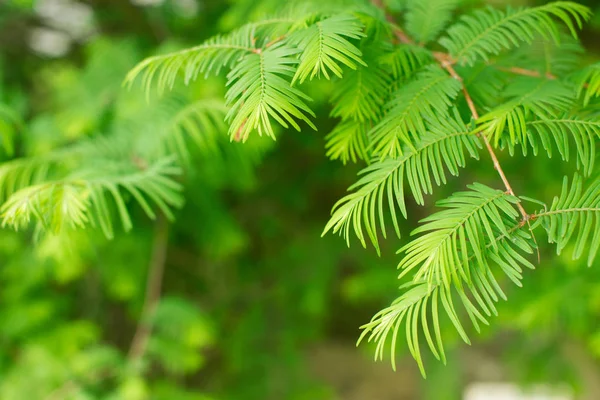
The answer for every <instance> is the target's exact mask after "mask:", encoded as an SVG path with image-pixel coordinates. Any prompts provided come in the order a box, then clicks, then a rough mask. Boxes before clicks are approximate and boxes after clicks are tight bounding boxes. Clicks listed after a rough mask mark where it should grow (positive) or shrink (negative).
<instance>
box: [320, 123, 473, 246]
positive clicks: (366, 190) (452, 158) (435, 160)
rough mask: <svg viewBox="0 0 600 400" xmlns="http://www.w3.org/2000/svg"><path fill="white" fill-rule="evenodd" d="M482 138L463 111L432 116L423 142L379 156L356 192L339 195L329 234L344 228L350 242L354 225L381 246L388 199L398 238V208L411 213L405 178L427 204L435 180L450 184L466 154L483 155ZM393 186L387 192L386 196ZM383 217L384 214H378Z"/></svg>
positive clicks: (420, 201)
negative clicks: (450, 116)
mask: <svg viewBox="0 0 600 400" xmlns="http://www.w3.org/2000/svg"><path fill="white" fill-rule="evenodd" d="M479 148H481V143H480V142H479V139H478V138H477V137H476V136H475V135H474V132H473V131H472V130H471V129H470V128H469V127H467V126H466V125H465V124H464V123H463V122H462V121H461V120H460V116H458V114H457V113H455V115H454V119H448V120H443V121H432V122H431V123H430V124H429V126H428V128H427V131H426V133H425V134H424V135H423V136H422V138H421V140H420V142H418V143H417V144H416V145H415V146H413V147H408V146H406V147H405V149H404V151H403V154H402V156H401V157H399V158H397V159H391V158H387V159H385V160H381V161H375V162H373V164H371V165H370V166H368V167H367V168H365V169H364V170H362V171H361V172H360V175H362V177H361V179H360V180H359V181H358V182H356V183H355V184H354V185H352V186H351V187H350V188H349V189H348V190H349V191H352V190H354V192H352V193H350V194H348V195H346V196H345V197H343V198H342V199H341V200H339V201H338V202H337V203H336V204H335V205H334V207H333V210H332V215H331V218H330V220H329V222H328V223H327V225H326V226H325V229H324V231H323V234H325V233H327V232H328V231H330V230H331V231H332V232H333V233H337V232H339V233H340V235H343V236H344V238H345V239H346V242H347V243H348V245H349V244H350V229H351V228H352V229H353V230H354V233H355V234H356V236H357V237H358V238H359V240H360V241H361V243H362V244H363V246H366V241H365V235H364V231H363V225H364V230H365V231H366V233H367V236H368V237H369V239H370V240H371V242H372V244H373V246H375V248H376V249H377V250H378V249H379V241H378V238H377V236H378V233H377V230H378V228H377V225H378V224H377V219H379V226H380V229H381V233H382V234H383V236H384V237H385V236H386V230H385V216H384V209H383V208H384V202H386V200H387V206H388V208H389V211H390V214H391V219H392V223H393V225H394V229H395V231H396V234H397V235H398V237H399V236H400V228H399V223H398V217H397V214H396V209H397V208H398V209H399V210H400V212H401V213H402V215H403V216H404V218H406V205H405V195H404V184H405V181H406V182H407V183H408V187H409V189H410V191H411V193H412V195H413V197H414V199H415V201H416V202H417V203H418V204H421V205H422V204H423V203H424V198H423V194H430V193H432V192H433V183H434V182H435V184H436V185H438V186H439V185H441V184H445V183H446V173H445V171H446V170H448V171H449V172H450V174H452V175H454V176H456V175H458V169H459V168H463V167H464V166H465V164H466V155H465V151H466V153H467V154H468V155H469V156H470V157H472V158H476V159H477V158H479V153H478V149H479ZM386 191H387V195H386ZM377 217H378V218H377Z"/></svg>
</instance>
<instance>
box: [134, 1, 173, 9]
mask: <svg viewBox="0 0 600 400" xmlns="http://www.w3.org/2000/svg"><path fill="white" fill-rule="evenodd" d="M164 2H165V0H131V4H133V5H134V6H140V7H155V6H160V5H161V4H162V3H164Z"/></svg>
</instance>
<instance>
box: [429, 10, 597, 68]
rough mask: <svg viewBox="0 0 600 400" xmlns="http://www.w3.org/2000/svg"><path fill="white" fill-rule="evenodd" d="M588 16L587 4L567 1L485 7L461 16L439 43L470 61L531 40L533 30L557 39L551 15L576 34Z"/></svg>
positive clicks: (455, 55)
mask: <svg viewBox="0 0 600 400" xmlns="http://www.w3.org/2000/svg"><path fill="white" fill-rule="evenodd" d="M590 16H591V12H590V10H589V9H588V8H587V7H585V6H583V5H580V4H577V3H573V2H570V1H557V2H553V3H549V4H546V5H543V6H539V7H528V8H519V9H513V8H511V7H508V8H507V10H506V12H502V11H499V10H496V9H494V8H491V7H488V8H487V9H485V10H477V11H475V12H474V13H473V14H471V15H465V16H463V17H461V19H460V21H459V22H457V23H456V24H455V25H452V26H451V27H450V28H448V31H447V34H448V36H446V37H444V38H442V39H440V41H439V43H440V44H441V45H442V46H444V47H445V48H446V49H447V50H448V52H449V53H450V55H451V56H452V58H453V59H455V60H457V61H458V62H459V63H461V64H468V65H473V64H474V63H475V62H476V61H477V60H485V61H487V60H488V59H489V57H490V56H491V55H496V54H499V53H500V52H501V51H503V50H509V49H511V48H514V47H518V46H519V45H520V44H521V43H523V42H525V43H531V41H532V40H533V39H534V38H535V34H540V35H541V36H542V37H544V38H552V39H553V40H554V41H555V42H558V41H559V30H558V26H557V25H556V23H555V21H554V19H553V17H554V18H557V19H559V20H561V21H562V22H563V23H564V24H565V25H566V26H567V27H568V28H569V30H570V32H571V34H572V35H573V36H574V37H576V36H577V32H576V28H579V29H580V28H581V26H582V23H583V22H584V21H586V20H587V19H589V18H590Z"/></svg>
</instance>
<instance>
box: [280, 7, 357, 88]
mask: <svg viewBox="0 0 600 400" xmlns="http://www.w3.org/2000/svg"><path fill="white" fill-rule="evenodd" d="M362 30H363V25H362V24H361V23H360V21H359V20H358V19H357V18H355V17H353V16H352V15H346V14H339V15H333V16H331V17H329V18H326V19H323V20H321V21H318V22H316V23H315V24H313V25H312V26H310V27H309V28H307V29H303V30H299V31H297V32H295V33H294V34H292V35H291V36H290V37H289V39H288V40H289V42H290V44H293V45H295V46H297V47H298V48H300V49H301V50H302V52H301V54H300V63H299V64H298V69H297V70H296V73H295V74H294V78H293V79H292V84H294V82H296V81H299V82H300V83H302V82H304V81H305V80H306V78H309V77H310V79H313V78H314V77H315V76H320V75H321V74H322V75H323V76H325V78H327V79H329V77H330V76H329V74H330V72H331V73H332V74H334V75H336V76H337V77H341V76H342V67H341V66H340V64H342V65H345V66H347V67H349V68H351V69H356V67H357V65H358V64H361V65H366V64H365V63H364V62H363V61H362V59H361V56H362V53H361V51H360V50H359V49H358V48H356V46H355V45H353V44H352V43H351V42H350V41H349V40H348V39H360V38H361V37H363V36H364V34H363V32H362Z"/></svg>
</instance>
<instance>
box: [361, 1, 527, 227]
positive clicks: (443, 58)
mask: <svg viewBox="0 0 600 400" xmlns="http://www.w3.org/2000/svg"><path fill="white" fill-rule="evenodd" d="M372 2H373V4H374V5H375V6H377V7H379V8H381V9H384V7H383V5H382V3H381V2H380V1H376V0H372ZM384 11H385V9H384ZM386 19H387V20H388V21H389V22H390V23H391V24H392V25H393V27H394V34H395V35H396V37H397V38H398V40H399V41H400V42H402V43H406V44H414V41H413V40H412V39H411V38H410V37H409V36H408V35H407V34H406V33H405V32H404V31H403V30H402V28H400V27H399V26H397V25H396V24H395V22H394V19H393V17H392V16H391V15H390V14H388V13H387V12H386ZM433 57H434V58H435V59H436V61H437V62H438V64H439V65H440V66H441V67H442V68H443V69H445V70H446V71H447V72H448V73H449V74H450V76H452V77H453V78H454V79H456V80H458V81H459V82H460V83H461V86H462V91H463V94H464V96H465V100H466V101H467V105H468V106H469V110H470V111H471V115H472V116H473V118H474V119H476V120H477V119H479V113H478V112H477V108H476V107H475V103H474V102H473V98H472V97H471V95H470V94H469V91H468V90H467V87H466V86H465V84H464V82H463V79H462V77H461V76H460V75H459V74H458V73H457V72H456V70H455V69H454V68H453V67H452V65H453V64H454V60H453V59H452V57H450V55H449V54H446V53H441V52H433ZM478 136H480V137H481V138H482V139H483V142H484V143H485V147H486V149H487V151H488V153H490V157H491V158H492V162H493V163H494V169H495V170H496V171H497V172H498V175H500V179H502V183H503V184H504V187H505V188H506V191H507V192H508V193H509V194H510V195H512V196H515V192H514V190H513V188H512V186H511V185H510V182H509V181H508V179H507V178H506V174H504V170H503V169H502V166H501V165H500V162H499V161H498V157H497V156H496V153H495V151H494V148H493V147H492V145H491V144H490V142H489V140H488V138H487V137H486V136H485V135H481V134H478ZM517 208H518V209H519V213H521V217H522V218H523V222H525V221H528V220H529V218H530V215H529V214H527V211H525V209H524V208H523V206H522V205H521V203H520V202H519V203H517Z"/></svg>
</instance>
